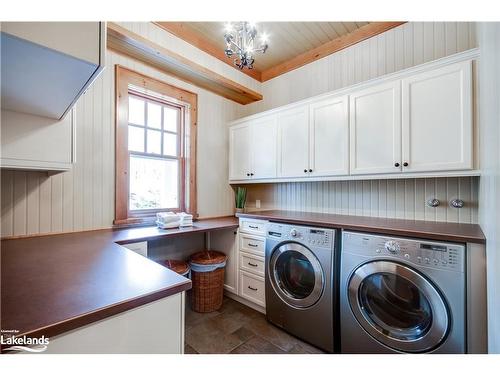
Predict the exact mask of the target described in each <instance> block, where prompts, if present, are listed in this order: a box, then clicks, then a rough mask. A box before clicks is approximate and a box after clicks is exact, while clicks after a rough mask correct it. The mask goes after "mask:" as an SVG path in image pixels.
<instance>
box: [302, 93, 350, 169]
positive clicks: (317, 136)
mask: <svg viewBox="0 0 500 375" xmlns="http://www.w3.org/2000/svg"><path fill="white" fill-rule="evenodd" d="M347 106H348V101H347V96H343V97H340V98H333V99H328V100H324V101H321V102H318V103H314V104H312V105H311V106H310V108H309V111H310V125H309V126H310V135H309V139H310V146H309V150H310V151H309V152H310V156H309V158H310V163H309V167H310V168H311V169H312V172H311V176H337V175H346V174H349V114H348V112H347Z"/></svg>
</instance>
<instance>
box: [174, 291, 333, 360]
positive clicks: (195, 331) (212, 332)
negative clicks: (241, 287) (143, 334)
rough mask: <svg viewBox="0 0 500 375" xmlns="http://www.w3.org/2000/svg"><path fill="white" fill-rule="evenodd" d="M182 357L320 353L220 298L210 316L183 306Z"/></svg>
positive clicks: (247, 310)
mask: <svg viewBox="0 0 500 375" xmlns="http://www.w3.org/2000/svg"><path fill="white" fill-rule="evenodd" d="M185 342H186V345H185V348H184V351H185V353H186V354H252V353H253V354H319V353H323V352H322V351H321V350H319V349H317V348H315V347H313V346H311V345H309V344H307V343H305V342H303V341H300V340H299V339H297V338H295V337H293V336H291V335H289V334H288V333H286V332H285V331H283V330H281V329H279V328H277V327H275V326H273V325H272V324H270V323H268V322H267V320H266V318H265V316H264V315H263V314H261V313H259V312H257V311H255V310H253V309H251V308H249V307H247V306H245V305H243V304H241V303H239V302H236V301H234V300H232V299H230V298H227V297H224V302H223V304H222V307H221V308H220V310H218V311H214V312H212V313H205V314H201V313H197V312H194V311H192V310H191V309H190V307H189V304H188V306H186V340H185Z"/></svg>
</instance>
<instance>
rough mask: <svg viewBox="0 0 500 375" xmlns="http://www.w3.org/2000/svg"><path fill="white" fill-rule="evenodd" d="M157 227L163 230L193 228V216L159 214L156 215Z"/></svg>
mask: <svg viewBox="0 0 500 375" xmlns="http://www.w3.org/2000/svg"><path fill="white" fill-rule="evenodd" d="M156 225H158V228H161V229H169V228H178V227H191V226H193V215H190V214H187V213H185V212H179V213H178V214H176V213H175V212H158V213H157V214H156Z"/></svg>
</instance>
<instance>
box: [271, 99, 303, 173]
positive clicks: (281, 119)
mask: <svg viewBox="0 0 500 375" xmlns="http://www.w3.org/2000/svg"><path fill="white" fill-rule="evenodd" d="M278 145H279V146H278V160H279V162H278V176H279V177H307V176H308V173H309V106H307V105H304V106H301V107H297V108H293V109H291V110H286V111H283V112H280V113H278Z"/></svg>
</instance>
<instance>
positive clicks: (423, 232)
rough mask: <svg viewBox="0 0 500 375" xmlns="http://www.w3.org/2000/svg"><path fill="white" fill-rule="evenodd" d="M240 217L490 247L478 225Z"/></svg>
mask: <svg viewBox="0 0 500 375" xmlns="http://www.w3.org/2000/svg"><path fill="white" fill-rule="evenodd" d="M237 216H238V217H247V218H255V219H262V220H269V221H274V222H282V223H285V222H286V223H294V224H303V225H317V226H321V227H327V228H342V229H348V230H357V231H362V232H375V233H381V234H387V235H395V236H405V237H415V238H423V239H430V240H441V241H451V242H474V243H481V244H484V243H486V238H485V237H484V234H483V232H482V230H481V228H480V227H479V225H477V224H458V223H440V222H430V221H422V220H401V219H385V218H377V217H367V216H348V215H333V214H323V213H315V212H300V211H278V210H271V211H256V212H248V213H238V214H237Z"/></svg>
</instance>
